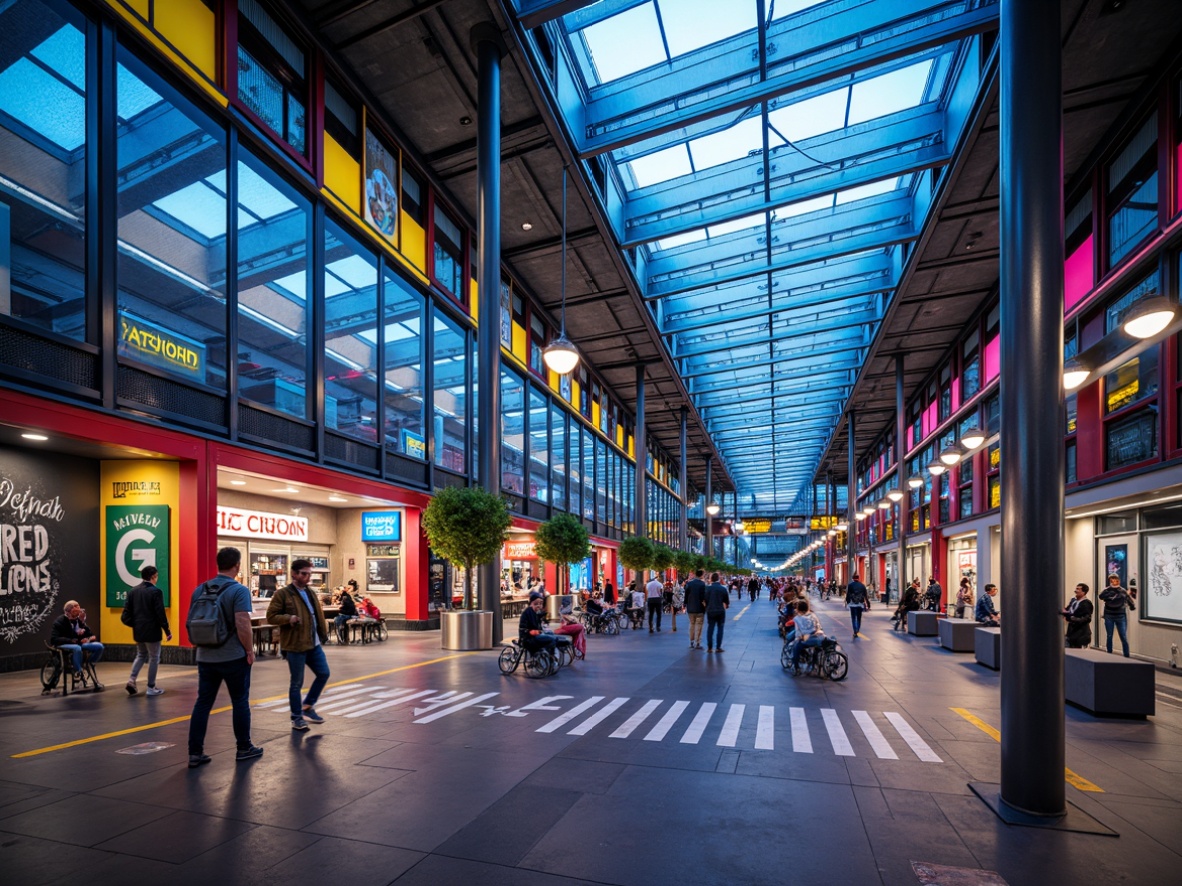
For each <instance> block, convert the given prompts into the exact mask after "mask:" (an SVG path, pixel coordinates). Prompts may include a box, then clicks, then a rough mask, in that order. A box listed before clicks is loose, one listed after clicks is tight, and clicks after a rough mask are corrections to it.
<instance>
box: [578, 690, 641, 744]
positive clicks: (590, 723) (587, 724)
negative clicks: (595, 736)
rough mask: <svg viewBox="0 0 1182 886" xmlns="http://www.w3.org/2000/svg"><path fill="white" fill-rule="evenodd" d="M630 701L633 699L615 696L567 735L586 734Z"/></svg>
mask: <svg viewBox="0 0 1182 886" xmlns="http://www.w3.org/2000/svg"><path fill="white" fill-rule="evenodd" d="M629 701H631V699H628V698H613V699H612V700H611V701H609V702H608V703H607V704H605V705H604V706H603V707H601V708H600V709H599V710H598V711H596V712H595V713H594V714H592V715H591V716H590V717H588V718H587V719H586V720H584V721H583V722H582V723H580V724H579V725H578V726H576V727H575V728H574V729H572V730H571V731H570V732H568V733H567V735H586V734H587V733H588V732H590V731H591V730H592V729H594V728H595V727H596V726H598V725H599V724H600V723H602V722H603V721H604V720H606V719H607V718H608V717H610V716H611V715H612V714H614V713H615V712H616V711H618V710H619V709H620V708H622V707H623V706H624V705H626V704H627V703H628V702H629Z"/></svg>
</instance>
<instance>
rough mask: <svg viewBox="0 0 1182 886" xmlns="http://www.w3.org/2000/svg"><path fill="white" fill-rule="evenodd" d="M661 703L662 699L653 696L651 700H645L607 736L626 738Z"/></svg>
mask: <svg viewBox="0 0 1182 886" xmlns="http://www.w3.org/2000/svg"><path fill="white" fill-rule="evenodd" d="M661 704H662V699H659V698H655V699H653V700H652V701H649V702H645V703H644V706H643V707H641V709H640V710H639V711H637V712H636V713H635V714H633V715H632V716H631V717H629V718H628V719H627V720H625V721H624V723H623V724H622V725H621V726H620V727H619V728H618V729H616V731H615V732H613V733H612V734H611V735H610V736H609V737H610V738H627V737H628V736H629V735H631V734H632V733H633V732H635V731H636V728H637V727H638V726H640V724H641V723H643V722H644V721H645V720H647V719H648V716H649V714H651V713H652V712H653V711H655V710H656V709H657V708H659V707H660V706H661Z"/></svg>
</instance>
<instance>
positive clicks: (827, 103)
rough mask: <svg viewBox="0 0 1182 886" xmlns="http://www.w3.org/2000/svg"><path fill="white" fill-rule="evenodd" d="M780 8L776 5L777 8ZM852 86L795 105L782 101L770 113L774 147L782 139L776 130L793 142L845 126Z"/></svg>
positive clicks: (769, 118)
mask: <svg viewBox="0 0 1182 886" xmlns="http://www.w3.org/2000/svg"><path fill="white" fill-rule="evenodd" d="M778 8H779V7H778V6H777V9H778ZM849 93H850V91H849V87H843V88H841V89H835V90H833V91H832V92H824V93H821V94H820V95H815V96H813V97H812V98H806V99H805V100H804V101H799V102H795V103H793V104H782V105H780V107H778V108H777V109H776V110H774V111H771V112H769V113H768V121H769V122H770V123H771V125H772V126H774V127H775V130H776V132H774V133H772V134H771V136H772V140H771V144H772V145H773V147H774V146H775V145H776V143H777V142H778V141H779V138H778V137H777V136H776V133H779V134H780V136H782V137H783V138H786V139H787V140H788V141H790V142H793V143H795V142H798V141H804V140H805V139H808V138H812V137H813V136H816V135H821V134H823V133H826V132H833V131H834V130H836V129H842V128H843V127H844V126H845V111H846V104H847V103H848V101H849Z"/></svg>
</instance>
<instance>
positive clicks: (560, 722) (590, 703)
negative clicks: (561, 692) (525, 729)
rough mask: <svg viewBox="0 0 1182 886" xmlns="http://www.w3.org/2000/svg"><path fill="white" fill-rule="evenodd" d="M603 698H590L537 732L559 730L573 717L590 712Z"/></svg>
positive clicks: (597, 696)
mask: <svg viewBox="0 0 1182 886" xmlns="http://www.w3.org/2000/svg"><path fill="white" fill-rule="evenodd" d="M603 698H604V697H603V696H602V695H593V696H591V697H590V698H589V699H587V700H586V701H585V702H583V703H582V704H578V705H575V706H574V707H573V708H571V709H570V710H569V711H567V712H566V713H565V714H563V715H562V716H561V717H555V718H554V719H553V720H551V721H550V722H549V723H547V724H546V725H545V726H543V727H542V728H541V729H539V730H538V732H554V731H556V730H558V729H561V728H562V727H563V726H565V725H566V724H567V723H569V722H570V721H571V720H573V719H574V718H575V717H577V716H579V714H581V713H583V712H584V711H589V710H591V708H593V707H595V706H596V705H597V704H599V703H600V702H601V701H603Z"/></svg>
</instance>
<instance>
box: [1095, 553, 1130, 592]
mask: <svg viewBox="0 0 1182 886" xmlns="http://www.w3.org/2000/svg"><path fill="white" fill-rule="evenodd" d="M1110 575H1119V576H1120V586H1121V587H1122V588H1127V587H1128V586H1129V546H1128V545H1104V574H1103V575H1101V576H1100V577H1099V580H1098V581H1097V582H1096V583H1097V584H1098V585H1100V587H1101V588H1104V587H1107V585H1108V576H1110Z"/></svg>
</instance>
